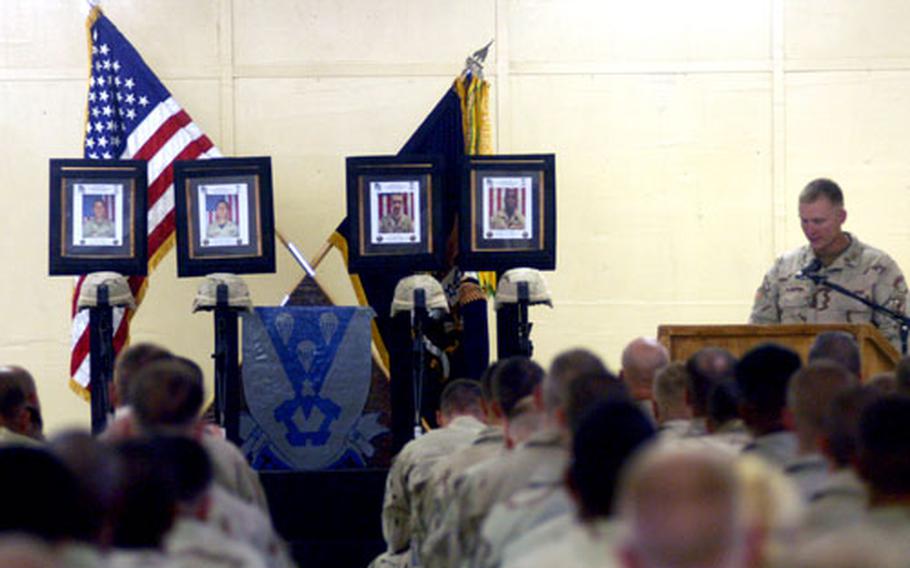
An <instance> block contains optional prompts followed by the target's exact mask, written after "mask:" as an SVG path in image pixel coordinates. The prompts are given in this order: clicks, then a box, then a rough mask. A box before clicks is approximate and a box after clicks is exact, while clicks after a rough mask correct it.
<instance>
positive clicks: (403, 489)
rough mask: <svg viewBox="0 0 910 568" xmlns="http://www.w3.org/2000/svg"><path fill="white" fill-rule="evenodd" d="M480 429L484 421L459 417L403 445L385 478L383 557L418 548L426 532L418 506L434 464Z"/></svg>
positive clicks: (461, 446) (464, 445) (375, 563)
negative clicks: (420, 519)
mask: <svg viewBox="0 0 910 568" xmlns="http://www.w3.org/2000/svg"><path fill="white" fill-rule="evenodd" d="M483 428H484V425H483V423H482V422H480V421H479V420H477V419H476V418H474V417H472V416H459V417H458V418H455V419H454V420H452V422H451V423H450V424H449V425H448V426H447V427H445V428H438V429H436V430H431V431H429V432H427V433H426V434H424V435H423V436H421V437H420V438H417V439H415V440H412V441H410V442H408V444H407V445H405V447H404V448H402V450H401V452H400V453H399V454H398V455H397V456H396V457H395V461H394V463H393V464H392V468H391V469H390V470H389V476H388V478H387V479H386V488H385V497H384V499H383V504H382V535H383V538H385V541H386V544H387V547H388V548H387V552H386V553H385V554H384V555H383V556H394V555H399V554H401V553H402V552H404V551H406V550H408V549H411V550H412V553H413V551H416V550H417V549H418V548H419V546H420V543H421V542H422V539H423V538H424V536H425V535H424V533H423V532H422V528H423V527H422V524H421V523H419V522H418V521H417V516H418V513H419V510H418V507H419V506H420V504H421V502H422V499H423V496H422V494H423V492H424V491H426V490H427V481H428V480H429V475H430V471H431V470H432V467H433V465H434V464H435V463H436V462H437V461H438V460H439V459H441V458H442V457H444V456H448V455H450V454H452V453H453V452H455V451H457V450H458V449H460V448H464V447H466V446H468V445H469V444H470V443H471V442H472V441H473V440H474V439H475V438H476V437H477V435H478V434H479V433H480V432H481V431H482V430H483ZM412 540H413V541H414V543H413V545H412ZM414 555H415V556H416V554H414ZM388 560H389V559H384V558H382V557H380V558H377V560H376V561H374V564H373V565H374V566H380V565H383V564H381V563H382V562H388Z"/></svg>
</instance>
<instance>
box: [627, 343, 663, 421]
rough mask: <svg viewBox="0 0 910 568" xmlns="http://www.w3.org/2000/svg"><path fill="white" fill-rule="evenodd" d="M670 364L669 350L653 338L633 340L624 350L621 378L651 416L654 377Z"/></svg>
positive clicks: (634, 397)
mask: <svg viewBox="0 0 910 568" xmlns="http://www.w3.org/2000/svg"><path fill="white" fill-rule="evenodd" d="M669 362H670V354H669V353H668V352H667V348H666V347H664V346H663V345H661V344H660V342H658V341H657V340H656V339H653V338H648V337H639V338H636V339H633V340H632V341H630V342H629V344H628V345H626V347H625V348H624V349H623V350H622V369H621V370H620V371H619V378H620V379H622V382H624V383H625V384H626V388H628V389H629V394H630V395H631V396H632V398H633V399H635V400H637V401H639V403H640V404H641V406H642V410H644V411H645V412H646V413H648V414H649V415H650V413H651V411H652V408H651V398H652V396H653V394H652V392H651V388H652V386H653V385H654V375H655V374H656V373H657V371H658V370H659V369H662V368H663V367H665V366H666V365H667V364H668V363H669Z"/></svg>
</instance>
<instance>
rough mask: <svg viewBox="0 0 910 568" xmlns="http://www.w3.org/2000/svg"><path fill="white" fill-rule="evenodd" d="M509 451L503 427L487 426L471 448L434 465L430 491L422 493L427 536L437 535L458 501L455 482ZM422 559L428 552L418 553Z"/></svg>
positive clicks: (429, 484)
mask: <svg viewBox="0 0 910 568" xmlns="http://www.w3.org/2000/svg"><path fill="white" fill-rule="evenodd" d="M505 452H506V448H505V435H504V433H503V431H502V426H487V427H486V428H484V429H483V430H482V431H481V432H480V434H478V435H477V438H475V439H474V441H473V442H471V445H470V446H468V447H466V448H462V449H460V450H458V451H457V452H455V453H454V454H452V455H450V456H446V457H443V458H442V459H440V460H439V461H438V462H436V463H435V464H434V465H433V468H432V470H431V471H430V480H429V482H428V483H427V491H425V492H424V494H423V503H422V504H421V506H420V511H421V512H420V518H421V521H422V522H423V523H424V527H425V528H426V531H427V532H426V534H427V535H431V534H432V533H434V532H436V531H437V530H438V529H439V527H440V525H441V524H442V520H443V517H444V516H445V512H446V511H447V510H448V509H449V506H450V505H451V502H452V500H453V499H454V498H455V481H456V480H457V479H459V477H460V476H461V474H462V473H464V472H465V471H467V470H468V469H469V468H471V467H472V466H474V465H476V464H478V463H481V462H483V461H486V460H488V459H494V458H496V457H500V456H502V455H503V454H504V453H505ZM419 552H420V554H421V558H422V559H423V557H424V555H425V554H426V552H425V551H424V550H421V551H419Z"/></svg>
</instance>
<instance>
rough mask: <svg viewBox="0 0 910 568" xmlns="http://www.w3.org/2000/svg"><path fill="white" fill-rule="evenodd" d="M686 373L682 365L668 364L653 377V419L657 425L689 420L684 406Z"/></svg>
mask: <svg viewBox="0 0 910 568" xmlns="http://www.w3.org/2000/svg"><path fill="white" fill-rule="evenodd" d="M688 380H689V379H688V373H687V372H686V366H685V365H684V364H683V363H678V362H677V363H670V364H669V365H667V366H665V367H663V368H661V369H660V370H659V371H657V373H656V374H655V375H654V400H652V401H651V403H652V406H653V408H654V417H655V418H657V421H658V423H660V424H663V423H664V422H666V421H668V420H688V419H689V418H691V413H690V412H689V407H688V406H687V405H686V384H687V383H688Z"/></svg>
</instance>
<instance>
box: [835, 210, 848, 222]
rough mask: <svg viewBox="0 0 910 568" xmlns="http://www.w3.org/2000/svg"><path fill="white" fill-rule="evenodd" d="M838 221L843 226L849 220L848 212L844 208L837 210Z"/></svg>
mask: <svg viewBox="0 0 910 568" xmlns="http://www.w3.org/2000/svg"><path fill="white" fill-rule="evenodd" d="M837 220H838V222H840V223H841V224H843V223H844V222H845V221H846V220H847V210H846V209H844V208H843V207H840V208H838V210H837Z"/></svg>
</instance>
